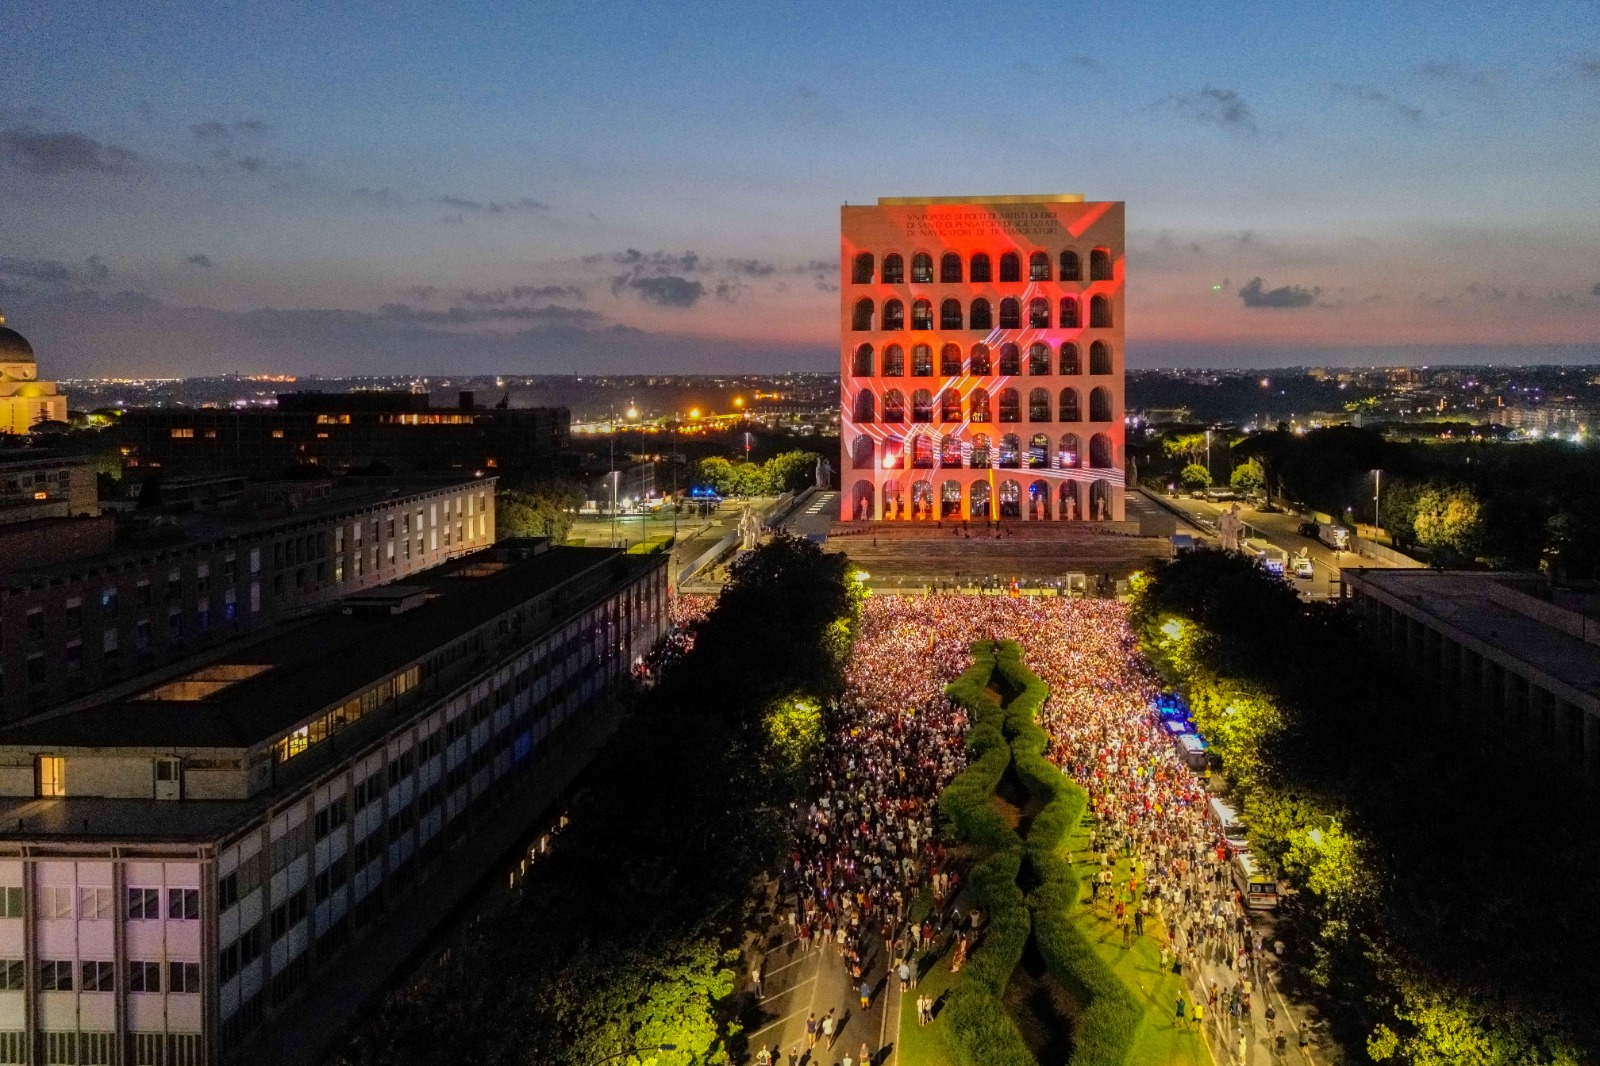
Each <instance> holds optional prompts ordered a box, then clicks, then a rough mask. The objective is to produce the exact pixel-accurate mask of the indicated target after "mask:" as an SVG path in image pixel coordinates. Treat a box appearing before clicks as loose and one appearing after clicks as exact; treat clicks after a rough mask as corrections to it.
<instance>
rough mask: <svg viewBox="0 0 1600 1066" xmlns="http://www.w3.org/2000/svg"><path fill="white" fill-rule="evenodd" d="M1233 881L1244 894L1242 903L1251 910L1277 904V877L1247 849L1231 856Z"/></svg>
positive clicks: (1267, 908)
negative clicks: (1261, 864) (1263, 866)
mask: <svg viewBox="0 0 1600 1066" xmlns="http://www.w3.org/2000/svg"><path fill="white" fill-rule="evenodd" d="M1233 882H1234V884H1236V885H1238V886H1239V891H1240V892H1241V893H1243V894H1244V905H1245V906H1246V907H1249V908H1251V909H1252V910H1271V909H1273V908H1275V907H1277V905H1278V879H1277V878H1276V877H1274V876H1273V875H1272V874H1270V873H1268V872H1267V871H1266V870H1265V869H1263V868H1262V867H1259V866H1257V865H1256V861H1255V860H1254V859H1252V858H1251V857H1250V853H1249V852H1248V851H1240V852H1235V853H1234V856H1233Z"/></svg>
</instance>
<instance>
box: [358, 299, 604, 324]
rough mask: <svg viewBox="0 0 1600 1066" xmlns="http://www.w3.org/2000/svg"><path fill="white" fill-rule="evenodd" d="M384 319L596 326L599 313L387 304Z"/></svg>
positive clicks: (582, 309)
mask: <svg viewBox="0 0 1600 1066" xmlns="http://www.w3.org/2000/svg"><path fill="white" fill-rule="evenodd" d="M378 313H379V315H380V316H381V317H382V318H385V319H388V320H391V321H396V322H435V323H448V324H450V325H458V326H464V325H469V324H471V323H474V322H545V323H560V324H564V325H594V324H598V323H599V322H600V321H601V317H600V314H599V313H598V312H596V311H591V310H589V309H588V308H586V307H562V306H560V305H557V304H551V305H549V306H546V307H451V308H447V309H446V310H443V311H429V310H425V309H422V308H415V307H412V306H411V305H409V304H384V305H383V307H382V308H380V309H379V312H378Z"/></svg>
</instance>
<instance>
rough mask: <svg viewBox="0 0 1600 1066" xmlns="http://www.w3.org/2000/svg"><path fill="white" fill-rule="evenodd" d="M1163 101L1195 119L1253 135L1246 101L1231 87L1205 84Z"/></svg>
mask: <svg viewBox="0 0 1600 1066" xmlns="http://www.w3.org/2000/svg"><path fill="white" fill-rule="evenodd" d="M1167 102H1168V103H1170V104H1172V106H1174V107H1176V108H1177V109H1178V112H1179V113H1180V114H1183V115H1187V116H1189V117H1190V118H1192V119H1194V120H1195V121H1197V122H1204V123H1208V124H1211V125H1215V126H1221V127H1222V128H1223V129H1228V130H1233V131H1234V132H1236V133H1247V134H1251V135H1254V134H1255V132H1256V123H1255V117H1254V116H1253V115H1252V114H1251V112H1250V105H1249V104H1247V103H1246V102H1245V99H1244V97H1242V96H1240V95H1239V94H1238V93H1237V92H1235V91H1234V90H1232V89H1218V88H1216V87H1214V86H1211V85H1208V86H1206V87H1205V88H1204V89H1201V90H1200V91H1199V92H1198V93H1195V94H1194V95H1192V96H1177V95H1173V96H1169V97H1167Z"/></svg>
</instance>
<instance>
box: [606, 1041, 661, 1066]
mask: <svg viewBox="0 0 1600 1066" xmlns="http://www.w3.org/2000/svg"><path fill="white" fill-rule="evenodd" d="M677 1050H678V1045H677V1044H643V1045H640V1046H639V1047H631V1048H627V1049H625V1050H623V1051H619V1052H617V1053H616V1054H615V1055H607V1056H606V1057H605V1058H603V1059H595V1060H594V1066H600V1063H602V1062H610V1061H611V1060H612V1059H620V1058H622V1056H624V1055H637V1054H638V1053H639V1052H641V1051H677Z"/></svg>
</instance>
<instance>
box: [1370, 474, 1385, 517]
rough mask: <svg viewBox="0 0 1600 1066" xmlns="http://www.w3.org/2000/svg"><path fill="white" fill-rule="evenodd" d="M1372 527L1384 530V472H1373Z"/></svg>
mask: <svg viewBox="0 0 1600 1066" xmlns="http://www.w3.org/2000/svg"><path fill="white" fill-rule="evenodd" d="M1372 527H1373V528H1374V529H1382V528H1383V471H1382V470H1374V471H1373V472H1372Z"/></svg>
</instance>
